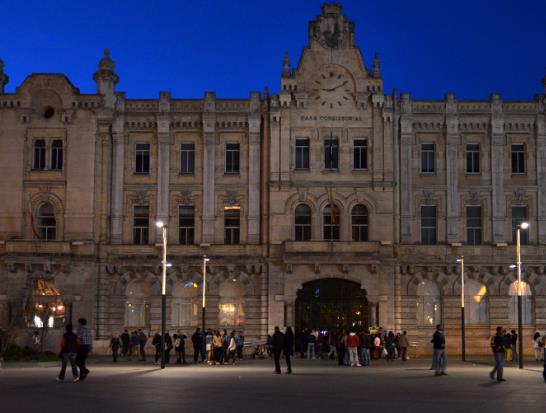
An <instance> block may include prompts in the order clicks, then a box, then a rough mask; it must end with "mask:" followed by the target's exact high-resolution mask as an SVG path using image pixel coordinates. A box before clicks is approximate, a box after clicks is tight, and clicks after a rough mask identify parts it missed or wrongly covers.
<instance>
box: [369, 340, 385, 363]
mask: <svg viewBox="0 0 546 413" xmlns="http://www.w3.org/2000/svg"><path fill="white" fill-rule="evenodd" d="M382 350H383V346H382V342H381V335H380V334H376V335H375V337H374V338H373V352H372V358H373V359H374V360H379V359H380V358H381V351H382Z"/></svg>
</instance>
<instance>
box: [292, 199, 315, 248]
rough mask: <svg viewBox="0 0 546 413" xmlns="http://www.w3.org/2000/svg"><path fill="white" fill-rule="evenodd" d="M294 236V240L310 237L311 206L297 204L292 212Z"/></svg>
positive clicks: (305, 239) (308, 238)
mask: <svg viewBox="0 0 546 413" xmlns="http://www.w3.org/2000/svg"><path fill="white" fill-rule="evenodd" d="M294 219H295V222H294V226H295V231H294V238H295V240H296V241H309V240H310V239H311V208H310V207H309V206H308V205H306V204H299V205H298V206H297V207H296V210H295V212H294Z"/></svg>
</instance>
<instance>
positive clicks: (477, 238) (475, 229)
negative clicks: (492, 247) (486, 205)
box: [466, 206, 482, 245]
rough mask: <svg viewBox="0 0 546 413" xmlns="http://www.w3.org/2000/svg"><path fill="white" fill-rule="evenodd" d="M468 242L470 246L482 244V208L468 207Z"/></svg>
mask: <svg viewBox="0 0 546 413" xmlns="http://www.w3.org/2000/svg"><path fill="white" fill-rule="evenodd" d="M466 242H467V243H468V244H470V245H479V244H481V243H482V208H481V207H479V206H468V207H466Z"/></svg>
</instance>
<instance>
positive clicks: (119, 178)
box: [111, 116, 125, 244]
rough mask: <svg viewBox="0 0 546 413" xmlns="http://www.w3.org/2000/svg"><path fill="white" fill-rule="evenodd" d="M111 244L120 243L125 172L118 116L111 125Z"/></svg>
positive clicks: (120, 120)
mask: <svg viewBox="0 0 546 413" xmlns="http://www.w3.org/2000/svg"><path fill="white" fill-rule="evenodd" d="M112 146H113V150H112V212H111V216H112V223H111V225H112V228H111V242H112V244H121V242H122V227H123V177H124V172H125V135H124V118H123V117H121V116H119V117H118V118H116V120H115V121H114V124H113V126H112Z"/></svg>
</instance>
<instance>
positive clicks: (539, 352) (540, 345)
mask: <svg viewBox="0 0 546 413" xmlns="http://www.w3.org/2000/svg"><path fill="white" fill-rule="evenodd" d="M543 339H544V337H541V336H540V333H539V332H538V331H537V332H536V333H535V335H534V336H533V341H534V343H533V348H534V350H535V360H536V361H537V362H539V361H542V360H544V341H543Z"/></svg>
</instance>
